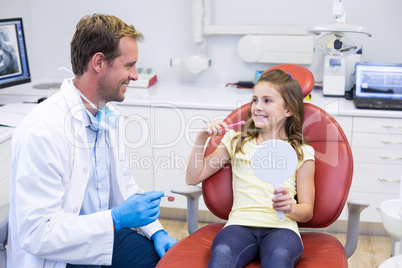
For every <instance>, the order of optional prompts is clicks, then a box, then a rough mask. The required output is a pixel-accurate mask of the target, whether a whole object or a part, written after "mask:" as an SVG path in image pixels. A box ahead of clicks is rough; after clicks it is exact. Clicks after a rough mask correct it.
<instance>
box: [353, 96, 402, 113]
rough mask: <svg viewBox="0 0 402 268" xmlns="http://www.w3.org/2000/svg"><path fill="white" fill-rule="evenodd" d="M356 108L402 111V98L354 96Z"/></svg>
mask: <svg viewBox="0 0 402 268" xmlns="http://www.w3.org/2000/svg"><path fill="white" fill-rule="evenodd" d="M353 102H354V103H355V106H356V108H359V109H378V110H398V111H402V99H386V98H358V97H355V98H353Z"/></svg>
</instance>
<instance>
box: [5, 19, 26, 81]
mask: <svg viewBox="0 0 402 268" xmlns="http://www.w3.org/2000/svg"><path fill="white" fill-rule="evenodd" d="M18 51H19V49H18V37H17V29H16V26H15V24H9V25H0V76H2V77H7V76H14V75H19V74H21V73H22V68H21V59H20V55H19V53H18Z"/></svg>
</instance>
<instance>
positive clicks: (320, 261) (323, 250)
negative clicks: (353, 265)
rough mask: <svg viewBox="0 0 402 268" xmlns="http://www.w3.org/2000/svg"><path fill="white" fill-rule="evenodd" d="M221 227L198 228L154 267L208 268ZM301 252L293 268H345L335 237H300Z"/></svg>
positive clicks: (345, 261)
mask: <svg viewBox="0 0 402 268" xmlns="http://www.w3.org/2000/svg"><path fill="white" fill-rule="evenodd" d="M222 227H223V224H221V223H213V224H209V225H207V226H204V227H202V228H201V229H199V230H198V231H196V232H195V233H193V234H192V235H191V237H190V236H188V237H185V238H183V239H182V240H180V241H179V242H177V243H176V245H174V246H173V247H172V248H171V249H169V250H168V252H167V253H166V254H165V256H164V257H163V258H162V259H161V260H160V261H159V263H158V265H157V266H156V267H163V268H177V267H192V268H205V267H208V262H209V259H210V258H211V245H212V241H213V240H214V237H215V235H216V234H217V233H218V232H219V231H220V230H221V229H222ZM301 236H302V240H303V244H304V251H303V256H302V259H301V260H300V262H299V263H298V264H297V266H296V267H297V268H305V267H308V268H315V267H317V268H322V267H325V268H343V267H348V263H347V258H346V252H345V249H344V248H343V246H342V244H341V243H340V242H339V240H337V239H336V238H335V237H333V236H331V235H329V234H325V233H312V232H311V233H310V232H306V233H301ZM246 267H247V268H254V267H260V263H259V262H256V261H255V262H252V263H250V264H249V265H247V266H246Z"/></svg>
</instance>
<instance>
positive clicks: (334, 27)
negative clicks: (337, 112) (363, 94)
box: [310, 0, 371, 96]
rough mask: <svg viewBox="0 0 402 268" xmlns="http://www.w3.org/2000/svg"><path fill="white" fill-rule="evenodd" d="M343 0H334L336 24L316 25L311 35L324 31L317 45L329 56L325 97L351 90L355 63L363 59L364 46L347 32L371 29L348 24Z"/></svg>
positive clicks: (325, 71)
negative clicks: (359, 53)
mask: <svg viewBox="0 0 402 268" xmlns="http://www.w3.org/2000/svg"><path fill="white" fill-rule="evenodd" d="M342 1H343V0H332V2H333V12H332V15H333V18H334V19H335V22H334V23H330V24H325V25H319V26H314V27H312V28H311V29H310V33H312V34H317V35H319V34H321V35H320V37H319V38H317V40H316V42H315V43H316V46H317V47H318V48H319V49H320V50H321V51H322V52H323V53H324V54H325V55H326V56H325V59H324V77H323V94H324V96H344V95H345V91H349V90H350V89H351V85H352V81H353V78H352V77H351V76H353V70H354V64H355V63H356V62H358V61H360V55H357V56H354V55H356V53H357V52H358V51H360V52H361V49H362V47H363V45H362V44H361V43H359V42H356V41H353V40H351V39H350V37H349V36H348V34H350V33H354V34H366V35H368V36H371V34H370V32H369V30H368V29H367V28H366V27H363V26H357V25H350V24H346V13H345V10H344V9H343V3H342Z"/></svg>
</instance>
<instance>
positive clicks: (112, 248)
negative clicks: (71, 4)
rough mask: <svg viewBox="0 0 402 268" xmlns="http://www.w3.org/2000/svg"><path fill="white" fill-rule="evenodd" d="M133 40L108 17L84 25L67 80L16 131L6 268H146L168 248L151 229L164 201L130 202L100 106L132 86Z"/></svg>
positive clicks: (114, 128)
mask: <svg viewBox="0 0 402 268" xmlns="http://www.w3.org/2000/svg"><path fill="white" fill-rule="evenodd" d="M141 38H142V34H141V33H139V32H137V31H136V30H135V28H134V27H133V26H132V25H127V24H126V23H124V22H123V21H121V20H120V19H118V18H116V17H114V16H107V15H98V14H94V15H93V16H85V17H83V18H82V19H81V20H80V21H79V22H78V24H77V26H76V32H75V34H74V37H73V39H72V42H71V62H72V67H73V72H74V74H75V76H74V77H73V78H71V79H66V80H65V81H64V82H63V84H62V86H61V90H60V91H59V92H58V93H56V94H55V95H53V96H52V97H50V98H48V99H47V100H46V101H44V102H42V103H41V104H39V105H38V106H37V107H36V108H35V109H34V110H33V111H32V112H31V113H30V114H29V115H27V117H26V118H25V119H24V121H23V122H22V123H21V124H20V125H19V126H18V128H17V129H16V130H15V133H14V135H13V141H12V147H13V156H12V168H11V169H12V170H11V179H10V180H11V182H10V184H11V188H10V189H11V191H10V218H9V235H8V249H7V257H8V258H7V259H8V267H9V268H22V267H63V268H64V267H105V266H107V267H109V266H111V267H155V265H156V263H157V262H158V261H159V259H160V257H162V256H163V254H164V253H165V252H166V251H167V250H168V249H169V248H170V247H171V246H172V245H173V244H174V243H176V241H177V240H176V239H173V238H171V237H170V236H169V235H168V234H167V233H166V232H165V231H164V230H163V228H162V226H161V224H160V223H159V221H158V220H157V218H158V217H159V213H160V207H159V204H160V199H161V197H162V195H163V192H159V191H152V192H147V193H145V194H142V195H138V194H136V193H142V192H143V191H142V190H141V189H139V188H138V187H137V184H136V183H135V182H134V180H133V178H132V176H131V175H130V171H129V168H128V163H127V161H125V159H126V157H124V153H125V152H124V144H122V143H121V142H120V140H119V139H118V137H119V136H120V135H119V131H120V130H119V124H118V122H119V120H118V119H119V116H118V114H117V113H116V111H114V110H113V109H112V107H111V106H110V105H108V104H107V103H108V102H110V101H119V102H120V101H123V100H124V93H125V91H126V85H127V84H128V83H129V82H130V80H136V79H138V75H137V71H136V62H137V60H138V46H137V40H140V39H141Z"/></svg>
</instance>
